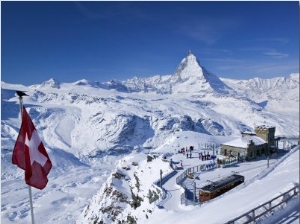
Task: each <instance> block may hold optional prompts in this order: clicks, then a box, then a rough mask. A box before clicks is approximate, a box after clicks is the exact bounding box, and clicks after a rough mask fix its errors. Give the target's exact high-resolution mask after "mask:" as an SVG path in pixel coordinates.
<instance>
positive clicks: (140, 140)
mask: <svg viewBox="0 0 300 224" xmlns="http://www.w3.org/2000/svg"><path fill="white" fill-rule="evenodd" d="M15 90H21V91H25V92H26V93H27V94H28V95H29V96H28V97H24V106H25V107H26V109H27V111H28V113H29V115H30V116H31V118H32V119H33V122H34V124H35V126H36V129H37V130H38V133H39V135H40V137H41V139H42V141H43V143H44V145H45V147H46V148H47V150H48V152H49V154H50V157H51V158H53V159H52V160H53V164H54V166H55V167H56V169H54V171H52V172H50V175H54V176H53V177H56V175H58V174H60V175H63V173H64V172H66V173H68V172H72V169H77V168H78V167H82V169H84V167H86V166H91V167H94V165H95V164H97V163H99V161H102V162H103V164H105V166H106V167H109V168H107V170H105V172H104V173H105V174H106V175H107V174H108V173H109V172H110V171H111V169H113V168H112V167H114V164H113V162H111V159H107V158H108V156H109V155H110V156H112V157H115V158H120V156H121V157H122V156H123V155H124V154H130V153H132V152H137V153H138V152H145V151H146V152H151V151H155V150H157V149H158V148H159V147H161V146H162V145H166V144H167V143H168V142H170V141H171V139H174V138H175V137H176V135H177V134H178V133H181V132H189V131H192V132H195V133H199V134H204V135H206V136H223V137H224V136H225V137H226V136H227V137H236V136H240V132H241V131H253V129H254V125H259V124H266V125H271V126H275V127H276V133H275V134H276V135H284V136H298V135H299V73H297V74H291V75H290V76H288V77H278V78H273V79H259V78H254V79H251V80H233V79H223V78H219V77H217V76H216V75H214V74H212V73H210V72H209V71H208V70H206V69H205V68H204V67H202V66H201V65H200V62H199V60H198V59H197V58H196V56H195V55H194V54H193V53H192V52H190V51H189V52H188V55H187V56H186V57H185V58H184V59H183V60H182V61H181V63H180V64H179V66H178V67H177V69H176V70H175V73H174V74H172V75H165V76H158V75H156V76H152V77H149V78H138V77H135V78H132V79H128V80H125V81H117V80H111V81H108V82H105V83H99V82H94V81H89V80H79V81H76V82H74V83H61V82H59V81H58V80H54V79H50V80H48V81H45V82H44V83H42V84H36V85H32V86H24V85H20V84H8V83H4V82H2V83H1V152H2V157H1V160H2V164H1V168H2V180H6V181H8V180H13V179H14V178H15V177H17V178H18V179H19V180H20V179H21V178H22V175H23V173H22V172H21V171H18V172H17V173H16V172H15V170H16V169H15V167H13V166H12V165H11V162H10V161H11V153H12V148H13V146H14V142H15V139H16V138H17V135H18V131H19V127H20V118H19V102H18V97H17V96H16V95H15ZM197 141H198V140H195V144H196V143H197ZM199 141H200V140H199ZM106 156H107V157H106ZM112 157H109V158H112ZM97 165H99V164H97ZM99 169H101V168H99ZM102 171H103V170H102ZM53 172H54V173H55V174H54V173H53ZM74 175H75V174H74ZM75 177H76V175H75ZM103 178H104V177H103ZM96 180H98V179H97V178H96ZM84 183H85V182H84ZM95 183H97V181H96V182H95ZM78 184H83V183H81V182H80V183H78ZM56 186H57V185H55V184H53V185H51V188H53V189H54V188H55V187H56ZM98 187H100V186H98ZM103 189H104V188H103ZM152 190H153V191H155V189H152Z"/></svg>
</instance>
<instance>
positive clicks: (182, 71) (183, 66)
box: [174, 50, 205, 81]
mask: <svg viewBox="0 0 300 224" xmlns="http://www.w3.org/2000/svg"><path fill="white" fill-rule="evenodd" d="M174 77H176V79H180V80H181V81H187V80H189V79H191V78H192V79H195V78H196V79H205V77H204V76H203V71H202V67H201V66H200V62H199V61H198V59H197V57H196V56H195V55H194V54H193V53H192V51H191V50H189V51H188V54H187V56H186V57H185V58H184V59H182V61H181V63H180V64H179V66H178V67H177V70H176V71H175V74H174Z"/></svg>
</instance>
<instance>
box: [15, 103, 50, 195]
mask: <svg viewBox="0 0 300 224" xmlns="http://www.w3.org/2000/svg"><path fill="white" fill-rule="evenodd" d="M12 163H13V164H16V165H17V166H18V167H20V168H21V169H23V170H24V171H25V182H26V184H28V185H30V186H32V187H35V188H38V189H40V190H42V189H44V188H45V187H46V185H47V183H48V178H47V175H48V173H49V172H50V170H51V168H52V163H51V160H50V158H49V156H48V154H47V151H46V149H45V147H44V145H43V143H42V141H41V139H40V137H39V135H38V133H37V131H36V129H35V127H34V124H33V122H32V120H31V118H30V116H29V115H28V113H27V111H26V109H25V107H24V106H23V109H22V124H21V128H20V132H19V135H18V138H17V141H16V143H15V147H14V150H13V155H12Z"/></svg>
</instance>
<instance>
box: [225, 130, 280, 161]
mask: <svg viewBox="0 0 300 224" xmlns="http://www.w3.org/2000/svg"><path fill="white" fill-rule="evenodd" d="M241 134H242V137H241V138H238V139H235V140H232V141H229V142H225V143H223V144H221V154H222V155H224V156H229V157H237V158H238V159H242V160H243V159H246V160H251V159H254V158H256V157H258V156H262V155H269V154H270V153H273V152H276V150H277V149H278V140H277V139H275V127H270V126H266V125H261V126H257V127H255V133H253V132H242V133H241Z"/></svg>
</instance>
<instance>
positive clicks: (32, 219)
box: [17, 92, 35, 224]
mask: <svg viewBox="0 0 300 224" xmlns="http://www.w3.org/2000/svg"><path fill="white" fill-rule="evenodd" d="M17 94H18V95H19V101H20V111H21V122H22V115H23V96H22V94H19V93H18V92H17ZM24 96H26V94H24ZM27 186H28V190H29V201H30V211H31V223H32V224H35V222H34V214H33V203H32V192H31V186H30V185H27Z"/></svg>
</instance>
